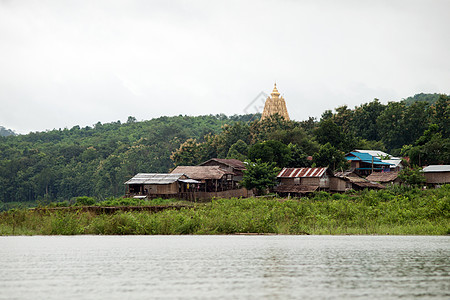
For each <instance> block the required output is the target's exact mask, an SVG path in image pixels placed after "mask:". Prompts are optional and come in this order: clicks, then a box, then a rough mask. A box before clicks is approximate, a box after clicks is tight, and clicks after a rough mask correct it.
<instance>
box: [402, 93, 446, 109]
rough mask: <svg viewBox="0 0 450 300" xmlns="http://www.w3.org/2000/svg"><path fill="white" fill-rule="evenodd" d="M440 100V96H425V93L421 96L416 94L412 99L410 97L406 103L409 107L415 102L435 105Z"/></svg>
mask: <svg viewBox="0 0 450 300" xmlns="http://www.w3.org/2000/svg"><path fill="white" fill-rule="evenodd" d="M438 99H439V94H436V93H435V94H424V93H420V94H416V95H414V96H412V97H408V98H406V99H405V100H404V101H405V103H406V105H407V106H410V105H411V104H413V103H414V102H418V101H420V102H426V103H428V104H429V105H432V104H434V103H436V101H438Z"/></svg>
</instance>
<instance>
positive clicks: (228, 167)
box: [199, 158, 246, 188]
mask: <svg viewBox="0 0 450 300" xmlns="http://www.w3.org/2000/svg"><path fill="white" fill-rule="evenodd" d="M199 166H219V167H220V168H221V169H222V170H225V171H227V172H231V173H233V188H235V187H238V186H239V182H240V181H242V176H243V174H244V170H246V167H245V164H244V163H243V162H242V161H240V160H238V159H225V158H211V159H210V160H207V161H205V162H203V163H201V164H199Z"/></svg>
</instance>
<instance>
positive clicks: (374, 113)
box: [352, 99, 386, 141]
mask: <svg viewBox="0 0 450 300" xmlns="http://www.w3.org/2000/svg"><path fill="white" fill-rule="evenodd" d="M385 109H386V106H385V105H383V104H381V103H380V101H379V100H378V99H374V100H373V101H372V102H369V103H365V104H362V105H360V106H358V107H356V108H355V110H354V113H353V121H352V131H353V132H354V133H357V135H358V136H359V137H361V138H363V139H366V140H369V141H378V140H379V139H380V136H379V132H378V126H377V118H378V117H379V116H380V114H381V113H382V112H383V111H384V110H385Z"/></svg>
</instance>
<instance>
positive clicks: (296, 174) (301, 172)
mask: <svg viewBox="0 0 450 300" xmlns="http://www.w3.org/2000/svg"><path fill="white" fill-rule="evenodd" d="M326 171H327V168H283V170H281V172H280V173H279V174H278V176H277V177H278V178H304V177H322V176H323V175H324V174H325V172H326Z"/></svg>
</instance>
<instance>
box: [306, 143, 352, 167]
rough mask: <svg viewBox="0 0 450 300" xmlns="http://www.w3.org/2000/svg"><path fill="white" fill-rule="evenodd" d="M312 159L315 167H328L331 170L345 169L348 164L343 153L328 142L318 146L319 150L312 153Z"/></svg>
mask: <svg viewBox="0 0 450 300" xmlns="http://www.w3.org/2000/svg"><path fill="white" fill-rule="evenodd" d="M313 161H314V163H315V164H316V166H317V167H329V168H330V169H331V170H338V169H343V170H345V169H347V166H348V163H347V160H346V159H345V156H344V153H343V152H342V151H339V150H338V149H336V148H335V147H333V146H332V145H331V144H330V143H326V144H325V145H323V146H322V147H320V150H319V152H317V153H315V154H314V155H313Z"/></svg>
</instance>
